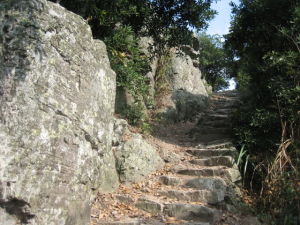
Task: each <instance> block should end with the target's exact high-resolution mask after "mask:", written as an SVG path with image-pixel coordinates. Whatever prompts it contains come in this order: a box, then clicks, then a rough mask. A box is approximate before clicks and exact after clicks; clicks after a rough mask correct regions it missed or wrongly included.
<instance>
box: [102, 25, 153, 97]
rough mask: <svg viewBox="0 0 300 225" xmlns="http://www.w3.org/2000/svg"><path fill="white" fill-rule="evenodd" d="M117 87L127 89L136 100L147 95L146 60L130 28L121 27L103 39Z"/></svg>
mask: <svg viewBox="0 0 300 225" xmlns="http://www.w3.org/2000/svg"><path fill="white" fill-rule="evenodd" d="M105 43H106V44H107V48H108V52H109V58H110V62H111V67H112V69H113V70H114V71H115V72H116V74H117V85H118V86H120V87H124V88H127V89H128V90H129V92H130V93H131V94H132V95H133V97H134V98H135V99H136V100H139V98H140V97H143V96H146V95H147V94H148V79H147V78H146V76H145V74H146V73H147V72H148V71H149V69H150V68H149V61H148V58H147V57H146V56H144V55H142V54H141V52H140V49H139V47H138V40H137V38H136V36H135V35H134V32H133V31H132V29H131V27H129V26H121V27H119V28H117V29H116V30H115V32H114V33H113V35H112V36H110V37H108V38H106V39H105Z"/></svg>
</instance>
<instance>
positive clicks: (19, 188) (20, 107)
mask: <svg viewBox="0 0 300 225" xmlns="http://www.w3.org/2000/svg"><path fill="white" fill-rule="evenodd" d="M114 99H115V73H114V72H113V71H112V70H111V68H110V65H109V60H108V57H107V53H106V48H105V45H104V44H103V42H101V41H95V40H93V39H92V34H91V31H90V28H89V26H88V24H87V23H86V22H85V21H84V20H83V19H82V18H81V17H80V16H78V15H75V14H73V13H70V12H68V11H66V10H65V9H64V8H62V7H60V6H59V5H58V4H54V3H51V2H47V1H46V0H5V1H1V2H0V224H9V225H15V224H20V223H21V224H26V223H27V224H36V225H44V224H45V225H46V224H47V225H49V224H53V225H55V224H59V225H84V224H88V222H89V217H90V213H89V210H90V202H91V200H92V199H93V198H94V196H95V194H96V191H98V190H100V191H110V190H113V189H115V188H116V187H117V186H118V175H117V172H116V168H115V160H114V156H113V152H112V149H111V142H112V132H113V121H112V117H113V111H114Z"/></svg>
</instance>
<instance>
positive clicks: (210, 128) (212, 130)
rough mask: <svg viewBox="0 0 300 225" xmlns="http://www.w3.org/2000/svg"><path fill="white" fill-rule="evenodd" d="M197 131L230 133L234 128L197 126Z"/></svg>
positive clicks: (201, 132)
mask: <svg viewBox="0 0 300 225" xmlns="http://www.w3.org/2000/svg"><path fill="white" fill-rule="evenodd" d="M195 132H198V133H199V134H228V133H232V130H231V129H229V128H215V127H207V126H201V127H200V128H197V129H196V130H195Z"/></svg>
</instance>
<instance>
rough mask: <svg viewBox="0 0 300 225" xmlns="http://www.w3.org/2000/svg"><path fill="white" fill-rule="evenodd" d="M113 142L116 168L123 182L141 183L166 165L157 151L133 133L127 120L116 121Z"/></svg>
mask: <svg viewBox="0 0 300 225" xmlns="http://www.w3.org/2000/svg"><path fill="white" fill-rule="evenodd" d="M113 140H114V141H113V143H114V148H113V149H114V154H115V157H116V168H117V171H118V173H119V178H120V181H121V182H124V183H128V182H138V181H141V180H143V179H145V178H146V176H147V175H149V174H150V173H152V172H154V171H156V170H157V169H160V168H162V166H163V165H164V163H163V160H162V159H161V158H160V156H159V154H158V152H157V151H156V149H155V148H154V147H152V146H151V145H150V144H149V143H147V142H146V141H145V140H144V139H143V137H142V136H141V135H140V134H136V133H132V132H131V131H130V130H129V129H128V124H127V122H126V121H125V120H122V119H116V120H115V126H114V139H113Z"/></svg>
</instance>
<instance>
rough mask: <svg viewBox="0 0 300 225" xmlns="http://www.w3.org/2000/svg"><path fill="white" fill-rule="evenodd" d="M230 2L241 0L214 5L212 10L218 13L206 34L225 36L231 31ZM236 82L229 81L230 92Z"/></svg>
mask: <svg viewBox="0 0 300 225" xmlns="http://www.w3.org/2000/svg"><path fill="white" fill-rule="evenodd" d="M230 2H234V3H238V2H239V0H219V1H217V2H214V3H213V4H212V8H213V9H214V10H216V11H217V12H218V14H217V15H216V16H215V18H214V19H213V20H212V21H211V22H210V23H209V27H208V29H207V31H206V33H208V34H210V35H214V34H218V35H221V36H222V35H224V34H227V33H228V31H229V26H230V20H231V19H230V18H231V17H230V14H231V7H230V5H229V3H230ZM235 87H236V82H235V81H234V80H233V79H230V80H229V88H228V90H232V89H235Z"/></svg>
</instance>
